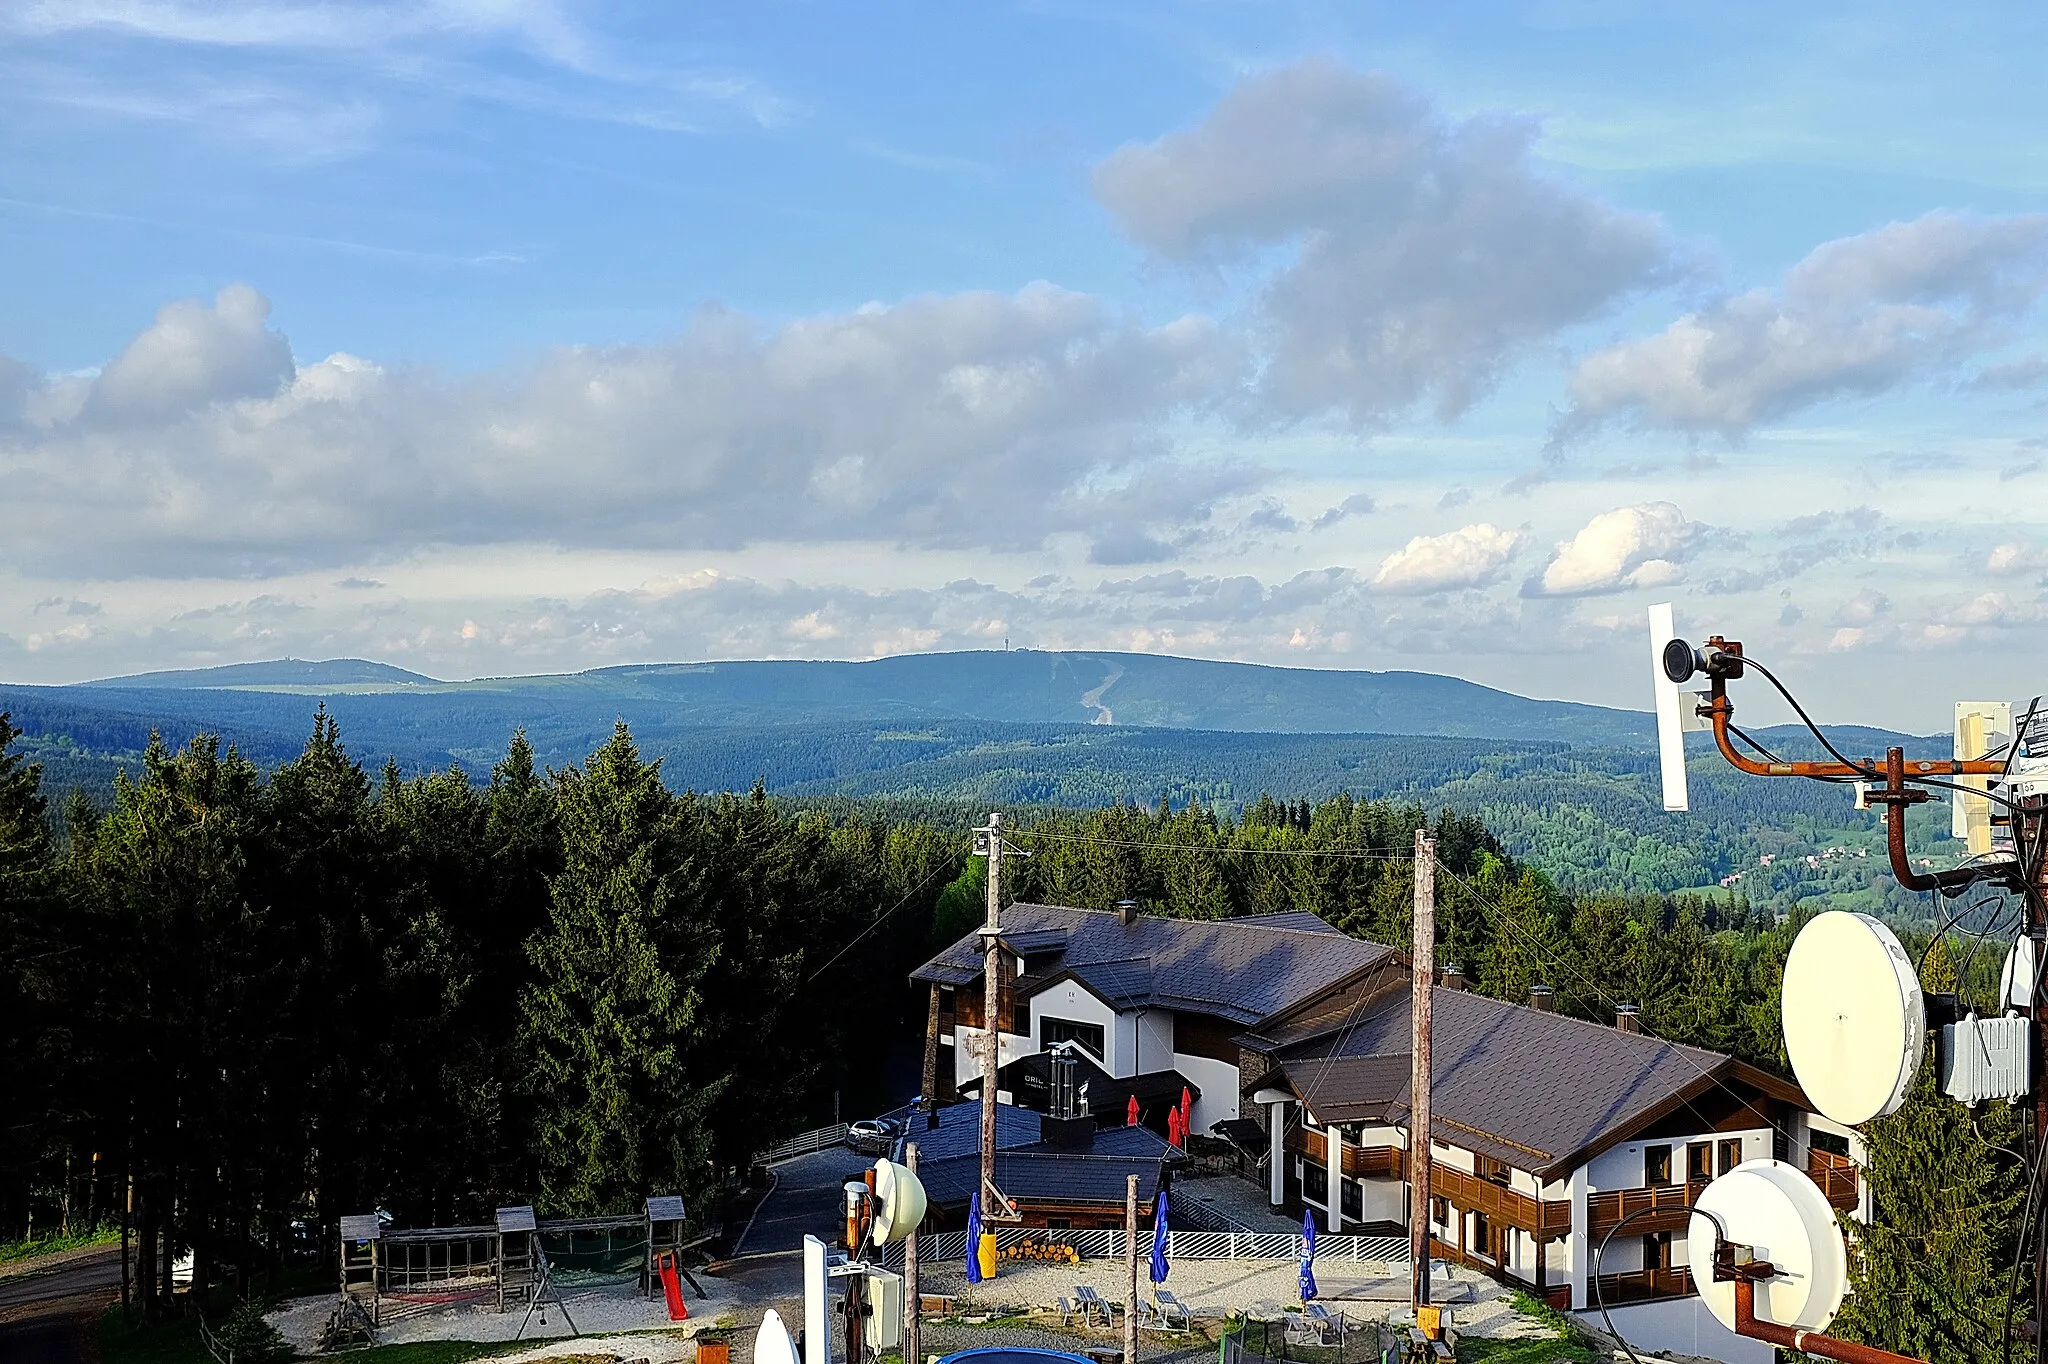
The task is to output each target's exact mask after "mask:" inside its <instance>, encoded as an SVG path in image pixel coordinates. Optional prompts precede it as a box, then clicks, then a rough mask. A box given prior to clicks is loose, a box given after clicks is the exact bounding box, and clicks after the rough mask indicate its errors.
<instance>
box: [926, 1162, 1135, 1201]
mask: <svg viewBox="0 0 2048 1364" xmlns="http://www.w3.org/2000/svg"><path fill="white" fill-rule="evenodd" d="M1160 1166H1161V1161H1160V1160H1159V1158H1158V1157H1156V1156H1152V1157H1145V1156H1112V1155H1081V1154H1079V1153H1076V1152H1071V1151H1051V1150H1025V1151H1005V1152H1004V1153H1003V1154H1002V1155H1000V1156H998V1157H997V1158H996V1187H997V1188H999V1189H1001V1190H1002V1191H1003V1192H1004V1193H1006V1194H1008V1195H1009V1196H1010V1197H1011V1198H1014V1199H1017V1200H1018V1201H1020V1202H1030V1203H1104V1204H1108V1205H1110V1206H1112V1207H1119V1208H1120V1207H1122V1206H1123V1202H1124V1181H1125V1180H1126V1179H1127V1178H1128V1177H1129V1176H1131V1175H1136V1176H1137V1177H1138V1201H1139V1202H1140V1203H1150V1202H1151V1201H1152V1195H1153V1193H1154V1191H1156V1190H1157V1189H1158V1187H1159V1171H1160ZM917 1177H918V1178H919V1179H920V1180H921V1181H923V1183H924V1191H925V1196H926V1197H927V1198H929V1199H930V1200H931V1202H932V1205H933V1206H934V1207H942V1208H943V1207H958V1206H960V1205H961V1204H964V1203H966V1202H967V1200H968V1197H969V1196H970V1195H971V1194H973V1192H974V1190H975V1189H976V1188H977V1187H978V1186H979V1184H980V1180H981V1163H980V1161H979V1160H977V1159H976V1158H975V1157H972V1156H959V1157H955V1158H954V1159H951V1160H935V1161H932V1162H930V1163H929V1164H927V1163H926V1162H925V1161H924V1159H923V1158H922V1157H920V1158H919V1160H918V1164H917Z"/></svg>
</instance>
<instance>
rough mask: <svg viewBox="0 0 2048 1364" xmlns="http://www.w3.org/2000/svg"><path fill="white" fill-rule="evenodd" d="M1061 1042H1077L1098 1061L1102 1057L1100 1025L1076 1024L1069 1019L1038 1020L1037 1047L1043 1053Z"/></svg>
mask: <svg viewBox="0 0 2048 1364" xmlns="http://www.w3.org/2000/svg"><path fill="white" fill-rule="evenodd" d="M1062 1042H1078V1043H1080V1044H1081V1047H1082V1049H1083V1050H1085V1051H1086V1052H1087V1053H1088V1054H1089V1055H1090V1056H1093V1057H1094V1058H1095V1059H1096V1060H1098V1061H1100V1060H1101V1059H1102V1055H1103V1035H1102V1025H1101V1024H1100V1023H1076V1022H1074V1021H1073V1020H1072V1019H1069V1018H1041V1019H1039V1020H1038V1045H1039V1048H1040V1049H1041V1050H1043V1051H1050V1050H1052V1049H1053V1048H1054V1047H1056V1046H1058V1045H1059V1044H1060V1043H1062Z"/></svg>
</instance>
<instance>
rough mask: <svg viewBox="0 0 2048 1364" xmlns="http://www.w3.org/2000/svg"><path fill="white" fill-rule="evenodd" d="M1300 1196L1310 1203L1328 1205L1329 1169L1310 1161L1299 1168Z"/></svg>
mask: <svg viewBox="0 0 2048 1364" xmlns="http://www.w3.org/2000/svg"><path fill="white" fill-rule="evenodd" d="M1301 1196H1302V1197H1303V1198H1306V1199H1307V1200H1308V1201H1309V1202H1311V1203H1320V1204H1322V1205H1323V1206H1324V1207H1328V1206H1329V1205H1330V1167H1329V1166H1327V1165H1323V1164H1321V1163H1319V1162H1316V1161H1310V1162H1309V1163H1308V1164H1306V1165H1304V1166H1302V1167H1301Z"/></svg>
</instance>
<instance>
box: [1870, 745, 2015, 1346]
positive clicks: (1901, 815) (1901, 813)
mask: <svg viewBox="0 0 2048 1364" xmlns="http://www.w3.org/2000/svg"><path fill="white" fill-rule="evenodd" d="M2026 737H2027V736H2026V735H2024V734H2019V735H2015V736H2013V744H2014V745H2015V747H2017V746H2018V744H2019V743H2020V742H2021V741H2022V740H2024V739H2025V738H2026ZM2036 751H2038V750H2036ZM2020 805H2021V808H2020V809H2019V810H2017V811H2015V812H2014V813H2013V826H2014V827H2013V834H2014V839H2013V847H2014V848H2015V849H2021V850H2024V849H2027V848H2038V847H2040V846H2041V840H2042V839H2043V838H2048V799H2044V798H2043V797H2040V796H2029V797H2026V798H2025V799H2023V800H2022V801H2021V802H2020ZM1903 816H1904V811H1901V812H1900V817H1901V819H1902V820H1903ZM2021 835H2026V837H2024V838H2022V837H2020V836H2021ZM2031 889H2032V894H2030V895H2028V896H2026V897H2025V898H2026V906H2027V934H2028V936H2029V937H2031V938H2032V939H2033V943H2034V962H2035V967H2034V979H2033V982H2032V988H2031V989H2030V990H2029V992H2028V1003H2029V1004H2030V1005H2031V1006H2032V1008H2031V1012H2032V1013H2033V1015H2034V1032H2035V1038H2034V1047H2033V1056H2032V1057H2031V1058H2029V1063H2028V1066H2027V1079H2028V1081H2029V1083H2030V1084H2031V1085H2032V1086H2033V1091H2034V1143H2035V1147H2036V1152H2035V1156H2036V1159H2039V1148H2040V1146H2041V1144H2042V1143H2044V1142H2048V1000H2044V999H2043V998H2042V992H2041V968H2040V961H2041V958H2042V955H2043V953H2044V952H2048V912H2044V911H2048V857H2044V858H2042V859H2041V862H2040V863H2039V865H2038V868H2037V870H2036V871H2035V873H2034V884H2033V886H2032V888H2031ZM2014 959H2015V961H2017V960H2018V957H2017V953H2015V957H2014ZM2033 1326H2034V1331H2035V1333H2036V1337H2035V1338H2036V1339H2038V1338H2039V1332H2040V1331H2042V1330H2043V1329H2048V1237H2044V1238H2042V1239H2041V1240H2040V1242H2039V1243H2038V1244H2037V1245H2036V1246H2035V1249H2034V1321H2033Z"/></svg>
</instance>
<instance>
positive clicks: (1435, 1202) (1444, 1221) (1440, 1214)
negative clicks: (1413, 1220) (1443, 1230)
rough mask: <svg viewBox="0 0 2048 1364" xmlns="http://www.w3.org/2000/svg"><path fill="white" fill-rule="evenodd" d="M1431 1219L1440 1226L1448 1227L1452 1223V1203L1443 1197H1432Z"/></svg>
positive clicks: (1430, 1203)
mask: <svg viewBox="0 0 2048 1364" xmlns="http://www.w3.org/2000/svg"><path fill="white" fill-rule="evenodd" d="M1429 1220H1430V1221H1432V1222H1434V1223H1436V1224H1437V1225H1438V1226H1440V1227H1448V1226H1449V1225H1450V1224H1451V1205H1450V1204H1449V1203H1447V1202H1445V1201H1444V1200H1443V1199H1441V1198H1432V1199H1430V1200H1429Z"/></svg>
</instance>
